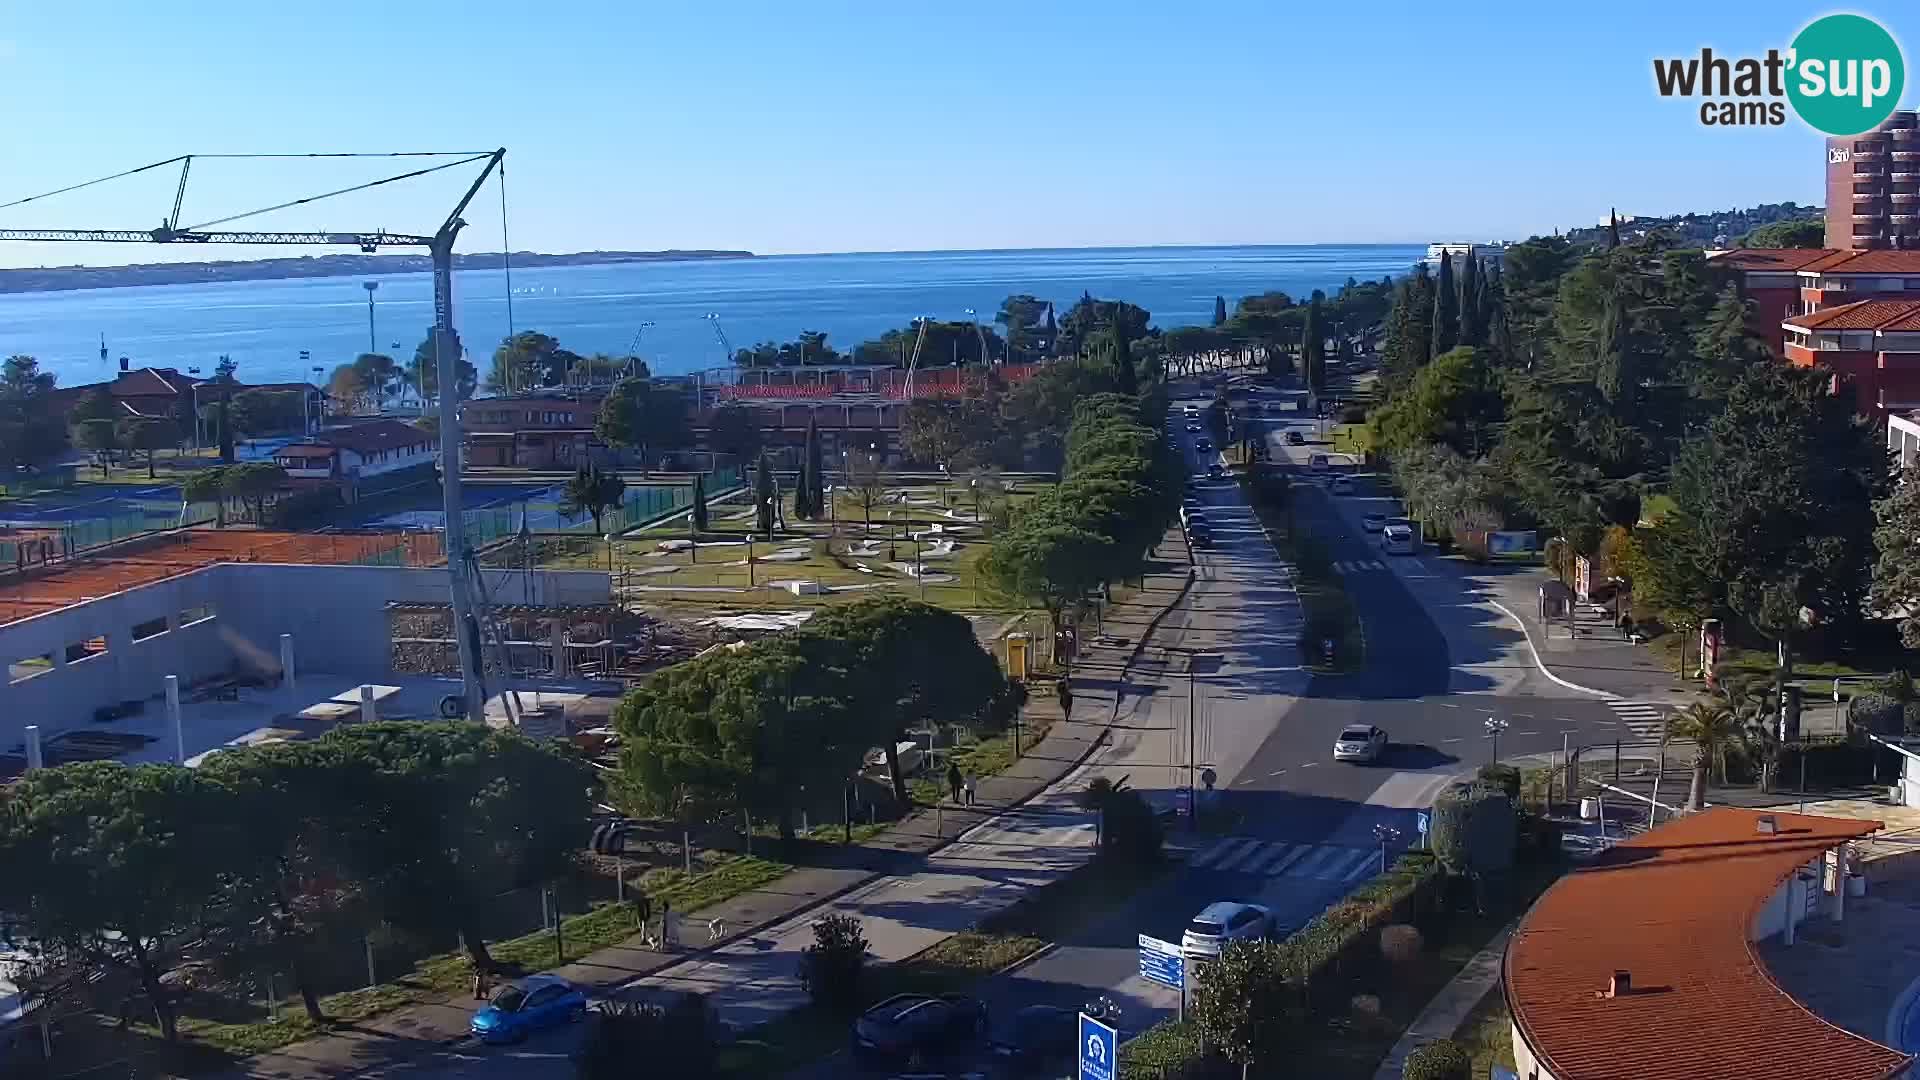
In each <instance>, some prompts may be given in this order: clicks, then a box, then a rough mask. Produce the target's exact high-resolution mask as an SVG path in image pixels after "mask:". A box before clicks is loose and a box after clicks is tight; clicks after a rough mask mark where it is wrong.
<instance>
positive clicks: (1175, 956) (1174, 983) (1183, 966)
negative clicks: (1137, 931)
mask: <svg viewBox="0 0 1920 1080" xmlns="http://www.w3.org/2000/svg"><path fill="white" fill-rule="evenodd" d="M1140 977H1141V978H1143V979H1145V980H1147V981H1148V982H1155V983H1159V984H1160V985H1161V986H1167V987H1172V988H1173V989H1175V990H1179V989H1181V988H1182V987H1184V986H1185V985H1186V979H1187V961H1186V957H1183V956H1181V955H1180V946H1178V945H1175V944H1174V943H1172V942H1171V941H1161V940H1160V939H1159V938H1156V937H1148V936H1147V935H1145V934H1141V935H1140Z"/></svg>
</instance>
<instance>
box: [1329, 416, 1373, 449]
mask: <svg viewBox="0 0 1920 1080" xmlns="http://www.w3.org/2000/svg"><path fill="white" fill-rule="evenodd" d="M1331 438H1332V439H1333V448H1334V449H1335V450H1338V451H1340V452H1341V453H1343V454H1352V455H1354V456H1355V457H1360V456H1363V455H1365V454H1366V452H1367V451H1369V450H1371V449H1373V425H1372V424H1335V425H1334V426H1333V428H1332V429H1331Z"/></svg>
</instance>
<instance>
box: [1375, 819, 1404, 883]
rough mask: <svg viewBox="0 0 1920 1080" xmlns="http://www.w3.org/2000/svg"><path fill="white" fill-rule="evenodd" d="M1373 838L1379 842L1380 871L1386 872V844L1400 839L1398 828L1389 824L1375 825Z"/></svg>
mask: <svg viewBox="0 0 1920 1080" xmlns="http://www.w3.org/2000/svg"><path fill="white" fill-rule="evenodd" d="M1373 838H1374V839H1375V840H1376V841H1378V842H1379V844H1380V872H1381V873H1383V874H1384V873H1386V872H1387V845H1388V844H1391V843H1393V842H1394V841H1395V840H1398V839H1400V830H1399V829H1396V828H1394V827H1393V826H1391V825H1375V826H1374V827H1373Z"/></svg>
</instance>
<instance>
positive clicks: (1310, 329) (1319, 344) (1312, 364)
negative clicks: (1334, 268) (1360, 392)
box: [1300, 289, 1327, 394]
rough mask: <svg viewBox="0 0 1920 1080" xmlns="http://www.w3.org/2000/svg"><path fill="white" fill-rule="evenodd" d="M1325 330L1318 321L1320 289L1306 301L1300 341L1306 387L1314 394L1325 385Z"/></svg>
mask: <svg viewBox="0 0 1920 1080" xmlns="http://www.w3.org/2000/svg"><path fill="white" fill-rule="evenodd" d="M1326 353H1327V331H1326V328H1325V327H1324V326H1322V325H1321V322H1320V290H1318V289H1315V290H1314V292H1313V298H1312V299H1311V300H1309V301H1308V302H1307V322H1306V327H1305V329H1304V333H1303V336H1302V341H1301V343H1300V365H1301V366H1302V367H1304V368H1306V376H1307V389H1309V390H1311V391H1313V392H1314V393H1315V394H1318V393H1320V392H1321V391H1322V390H1324V389H1326V386H1327V356H1326Z"/></svg>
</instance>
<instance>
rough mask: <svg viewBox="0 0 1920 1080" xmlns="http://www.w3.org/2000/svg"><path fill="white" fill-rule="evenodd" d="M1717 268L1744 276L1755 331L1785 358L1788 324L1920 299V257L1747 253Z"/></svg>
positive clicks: (1720, 259)
mask: <svg viewBox="0 0 1920 1080" xmlns="http://www.w3.org/2000/svg"><path fill="white" fill-rule="evenodd" d="M1712 262H1713V264H1714V265H1716V266H1722V267H1726V268H1728V269H1731V270H1734V271H1736V272H1738V273H1739V274H1740V277H1741V283H1742V285H1743V287H1744V288H1745V290H1746V293H1747V298H1748V299H1749V300H1751V301H1753V305H1754V312H1753V328H1754V331H1755V332H1756V333H1758V334H1760V335H1761V336H1762V337H1764V338H1766V339H1767V340H1768V342H1770V343H1771V344H1772V346H1773V351H1774V355H1775V356H1779V357H1782V358H1784V357H1785V356H1786V355H1787V350H1786V336H1785V335H1784V334H1783V333H1782V332H1781V325H1780V324H1781V323H1782V322H1784V321H1785V320H1787V319H1790V318H1793V317H1795V316H1799V315H1808V314H1811V313H1813V312H1816V311H1821V310H1824V309H1826V308H1830V307H1835V306H1838V305H1841V304H1851V303H1855V302H1857V301H1860V300H1902V299H1920V251H1835V250H1830V249H1819V248H1784V249H1773V248H1751V249H1746V248H1743V249H1738V250H1734V251H1723V252H1720V253H1718V254H1715V255H1714V256H1713V257H1712Z"/></svg>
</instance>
